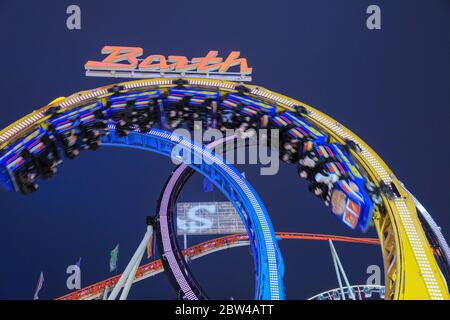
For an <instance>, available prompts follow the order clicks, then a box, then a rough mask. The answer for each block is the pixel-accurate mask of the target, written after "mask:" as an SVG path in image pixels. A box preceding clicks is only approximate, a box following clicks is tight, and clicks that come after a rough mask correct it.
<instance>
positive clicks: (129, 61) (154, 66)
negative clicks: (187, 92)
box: [84, 46, 252, 81]
mask: <svg viewBox="0 0 450 320" xmlns="http://www.w3.org/2000/svg"><path fill="white" fill-rule="evenodd" d="M143 53H144V50H143V49H142V48H139V47H117V46H105V47H103V49H102V54H105V55H107V56H106V57H105V58H104V59H103V60H102V61H93V60H89V61H88V62H87V63H86V64H85V66H84V67H85V69H86V75H87V76H94V77H116V78H156V77H167V78H177V77H195V78H215V79H224V80H232V81H251V74H252V68H249V67H248V64H247V59H246V58H242V57H240V52H239V51H232V52H230V54H229V55H228V56H227V57H226V58H221V57H219V56H218V51H209V52H208V53H207V54H206V55H205V56H204V57H197V58H192V59H188V58H187V57H185V56H174V55H170V56H167V57H166V56H164V55H161V54H152V55H149V56H147V57H145V58H142V55H143Z"/></svg>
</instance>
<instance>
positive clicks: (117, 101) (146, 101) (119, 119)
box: [106, 90, 162, 136]
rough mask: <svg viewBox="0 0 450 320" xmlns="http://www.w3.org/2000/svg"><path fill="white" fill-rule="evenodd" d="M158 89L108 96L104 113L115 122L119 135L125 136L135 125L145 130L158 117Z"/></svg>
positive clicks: (159, 92)
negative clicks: (106, 108) (106, 109)
mask: <svg viewBox="0 0 450 320" xmlns="http://www.w3.org/2000/svg"><path fill="white" fill-rule="evenodd" d="M161 97H162V94H161V91H160V90H153V91H145V92H130V93H126V94H119V95H115V96H112V97H110V98H109V100H108V103H107V105H108V111H107V113H106V115H107V116H108V117H110V118H111V119H112V120H113V121H114V123H115V124H116V128H117V133H118V135H119V136H126V135H128V133H129V132H130V131H131V130H134V129H135V128H136V127H137V128H138V129H139V130H140V131H141V132H147V131H148V130H149V129H150V128H151V127H152V125H153V124H154V123H155V121H156V120H157V118H158V113H159V111H158V107H157V100H158V99H160V98H161Z"/></svg>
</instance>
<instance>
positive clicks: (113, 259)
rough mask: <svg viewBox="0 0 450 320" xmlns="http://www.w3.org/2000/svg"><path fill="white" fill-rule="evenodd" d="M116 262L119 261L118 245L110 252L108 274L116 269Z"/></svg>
mask: <svg viewBox="0 0 450 320" xmlns="http://www.w3.org/2000/svg"><path fill="white" fill-rule="evenodd" d="M117 260H119V244H117V246H116V247H115V248H114V249H112V250H111V258H110V259H109V272H113V271H114V270H116V269H117Z"/></svg>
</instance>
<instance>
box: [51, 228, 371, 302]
mask: <svg viewBox="0 0 450 320" xmlns="http://www.w3.org/2000/svg"><path fill="white" fill-rule="evenodd" d="M276 235H277V237H278V238H280V239H283V240H315V241H328V240H333V241H336V242H346V243H363V244H371V245H379V243H380V242H379V240H378V239H376V238H352V237H343V236H333V235H325V234H311V233H298V232H277V233H276ZM247 245H249V241H248V236H247V235H246V234H235V235H229V236H225V237H221V238H216V239H212V240H209V241H206V242H203V243H200V244H197V245H195V246H192V247H190V248H187V249H186V250H183V251H182V254H183V255H184V256H185V257H186V258H187V259H189V260H195V259H198V258H200V257H203V256H205V255H208V254H211V253H214V252H218V251H221V250H226V249H230V248H236V247H242V246H247ZM163 271H164V268H163V263H162V261H161V260H160V259H159V260H155V261H152V262H150V263H147V264H144V265H142V266H140V267H139V268H138V270H137V272H136V276H135V280H134V282H139V281H142V280H144V279H147V278H149V277H152V276H155V275H157V274H159V273H161V272H163ZM120 276H121V275H120V274H119V275H116V276H114V277H111V278H109V279H106V280H103V281H100V282H97V283H95V284H92V285H90V286H87V287H85V288H82V289H80V290H77V291H74V292H71V293H69V294H67V295H65V296H62V297H60V298H57V299H56V300H92V299H99V298H101V297H102V295H103V293H104V291H105V289H106V290H110V289H112V287H114V286H115V285H116V283H117V282H118V281H119V278H120Z"/></svg>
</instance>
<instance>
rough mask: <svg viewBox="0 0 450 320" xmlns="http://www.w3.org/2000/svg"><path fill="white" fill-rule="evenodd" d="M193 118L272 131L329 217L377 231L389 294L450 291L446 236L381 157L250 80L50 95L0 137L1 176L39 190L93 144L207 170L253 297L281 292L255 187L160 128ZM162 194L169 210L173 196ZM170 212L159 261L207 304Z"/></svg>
mask: <svg viewBox="0 0 450 320" xmlns="http://www.w3.org/2000/svg"><path fill="white" fill-rule="evenodd" d="M196 120H201V121H202V125H203V126H205V127H213V128H217V129H219V130H222V131H224V130H226V129H239V130H240V131H241V132H247V131H249V130H251V129H255V130H267V131H268V132H269V133H270V132H274V131H275V130H274V129H277V130H279V132H280V139H281V143H280V145H279V146H277V147H276V148H277V149H278V151H279V152H280V158H281V159H282V160H283V161H285V162H287V163H290V164H293V165H295V166H296V169H297V174H298V175H299V176H300V177H301V178H304V179H306V180H307V181H308V183H309V190H310V191H311V192H312V193H314V195H316V196H317V197H318V198H319V199H320V200H321V201H322V202H323V203H324V205H325V206H327V207H328V208H329V210H330V211H331V213H332V215H334V216H335V217H336V218H338V219H339V220H340V221H342V222H343V223H344V224H345V225H346V226H347V227H350V228H352V229H359V230H361V231H363V232H364V231H366V230H367V229H368V228H370V227H372V226H374V227H375V228H376V230H377V233H378V236H379V244H380V247H381V250H382V256H383V261H384V272H385V298H386V299H433V300H441V299H448V298H449V291H448V287H447V282H448V280H449V275H448V270H449V267H448V266H449V259H448V258H449V256H450V255H449V251H448V246H447V244H446V242H445V239H444V238H443V236H442V234H441V233H440V230H439V228H437V226H436V224H435V223H434V221H432V219H431V216H430V215H429V214H428V213H427V212H426V210H424V208H423V207H422V206H421V205H420V203H419V202H418V201H417V199H415V198H414V197H413V196H412V195H411V194H410V193H409V192H408V191H407V190H406V189H405V188H404V186H403V185H402V184H401V182H400V181H399V180H398V179H397V177H396V176H395V175H394V174H393V173H392V172H391V170H390V169H389V168H388V166H387V165H386V164H385V163H384V162H383V160H382V159H381V158H380V157H379V156H378V155H377V154H376V153H375V152H374V151H373V150H372V149H371V148H370V147H369V146H368V145H367V144H366V143H364V141H362V140H361V139H360V138H359V137H357V136H356V135H355V134H354V133H353V132H351V131H350V130H348V129H347V128H346V127H345V126H343V125H342V124H340V123H338V122H337V121H335V120H333V119H332V118H330V117H328V116H327V115H325V114H323V113H321V112H320V111H318V110H316V109H314V108H312V107H311V106H309V105H307V104H304V103H302V102H300V101H297V100H294V99H291V98H289V97H286V96H283V95H280V94H277V93H274V92H272V91H269V90H267V89H264V88H261V87H258V86H255V85H245V86H244V85H242V84H239V83H235V82H229V81H221V80H215V79H195V78H189V79H187V78H186V79H177V80H171V79H164V78H161V79H152V80H139V81H131V82H125V83H120V84H116V85H110V86H105V87H101V88H97V89H93V90H87V91H82V92H79V93H76V94H73V95H71V96H69V97H67V98H58V99H56V100H54V101H53V102H51V103H50V104H48V105H47V106H44V107H42V108H40V109H38V110H36V111H34V112H32V113H31V114H29V115H27V116H25V117H23V118H22V119H20V120H18V121H16V122H15V123H13V124H12V125H10V126H9V127H7V128H6V129H4V130H2V131H1V132H0V182H1V185H2V186H3V187H4V188H5V189H6V190H11V191H16V192H21V193H23V194H29V193H31V192H35V191H36V190H37V189H38V181H39V179H47V178H50V177H52V176H53V175H54V174H56V172H57V168H58V167H59V166H60V164H61V162H62V161H63V160H62V158H63V157H62V156H61V155H60V153H61V152H62V153H63V154H64V155H65V157H66V158H68V159H74V158H76V157H77V156H79V155H80V152H81V151H84V150H96V149H98V147H99V146H100V145H104V146H114V147H127V148H137V149H142V150H146V151H151V152H157V153H160V154H163V155H166V156H169V157H172V158H176V159H177V160H179V161H180V162H184V163H185V164H186V165H188V166H189V167H190V168H191V169H192V170H195V171H197V172H199V173H201V174H202V175H204V176H206V177H208V179H210V180H211V181H212V182H213V183H214V185H215V186H216V187H217V188H218V189H219V190H220V191H222V192H223V193H224V194H225V196H226V197H227V198H228V199H229V200H230V201H231V202H232V203H233V205H234V207H235V208H236V210H237V212H238V214H239V215H240V217H241V219H242V221H243V222H244V225H245V227H246V229H247V237H248V241H249V243H250V246H251V248H252V252H253V257H254V268H255V274H256V285H255V299H284V298H285V296H284V285H283V273H284V262H283V258H282V256H281V253H280V251H279V248H278V245H277V237H276V234H275V232H274V230H273V227H272V224H271V222H270V218H269V215H268V213H267V211H266V209H265V207H264V205H263V203H262V202H261V200H260V199H259V197H258V195H257V194H256V192H255V190H254V189H253V187H252V186H251V185H250V184H249V183H248V181H246V180H245V179H244V178H243V177H242V176H241V174H240V173H239V172H238V171H236V169H234V168H233V167H232V166H231V165H229V164H228V163H226V162H225V161H224V160H223V159H222V158H221V157H220V156H218V155H217V154H215V153H214V152H212V151H210V150H209V149H208V148H206V147H205V146H201V145H198V144H196V143H194V142H192V141H190V140H189V139H186V138H184V137H182V136H179V135H177V134H174V133H170V132H168V130H172V129H175V128H179V127H181V126H184V127H186V128H187V129H188V130H193V129H194V128H195V125H196V124H195V122H196ZM270 136H271V135H270V134H268V137H269V141H268V143H270V142H271V141H270ZM186 155H188V156H186ZM202 160H207V161H202ZM183 172H189V171H186V170H185V168H184V169H183V170H180V172H179V175H178V176H176V177H175V178H174V179H175V180H174V183H176V182H177V181H181V184H180V185H179V186H176V185H175V189H174V190H179V189H180V188H181V187H182V185H183V183H182V182H183V181H185V179H187V177H188V174H187V173H186V176H185V177H182V176H181V175H182V173H183ZM297 174H296V176H297ZM172 177H174V174H172ZM169 183H170V179H169ZM163 195H164V194H163ZM163 195H162V198H161V200H163ZM170 197H171V199H166V200H168V201H167V202H166V204H167V205H170V203H171V201H172V203H173V199H176V193H175V194H174V193H173V192H171V193H170V195H169V198H170ZM169 200H170V201H169ZM161 204H163V201H160V206H161ZM164 212H165V215H164ZM167 212H170V207H169V206H166V207H164V208H163V210H162V211H160V214H159V216H158V217H155V219H154V226H155V227H156V230H157V232H156V234H157V235H158V237H160V238H159V240H158V243H159V247H160V251H161V250H162V251H161V253H162V256H163V259H162V260H163V261H162V265H164V269H165V271H166V272H168V273H169V275H171V277H172V279H174V280H175V282H176V285H177V286H179V288H180V289H181V291H182V292H183V296H182V298H183V299H206V298H207V295H206V294H205V293H204V292H203V291H202V290H201V288H200V286H199V285H198V283H196V281H195V279H194V278H193V276H192V275H191V274H190V272H189V270H188V268H180V265H182V261H183V259H184V258H183V255H182V254H179V252H178V251H177V250H176V248H175V250H173V249H174V246H176V244H175V243H174V239H173V230H172V231H170V228H173V221H171V217H170V214H167ZM161 222H163V223H161ZM171 237H172V238H171ZM170 243H171V244H172V245H167V244H170ZM165 244H166V245H165Z"/></svg>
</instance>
